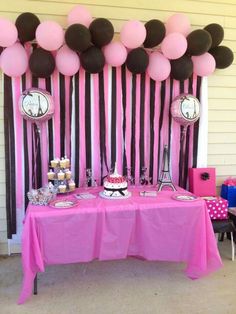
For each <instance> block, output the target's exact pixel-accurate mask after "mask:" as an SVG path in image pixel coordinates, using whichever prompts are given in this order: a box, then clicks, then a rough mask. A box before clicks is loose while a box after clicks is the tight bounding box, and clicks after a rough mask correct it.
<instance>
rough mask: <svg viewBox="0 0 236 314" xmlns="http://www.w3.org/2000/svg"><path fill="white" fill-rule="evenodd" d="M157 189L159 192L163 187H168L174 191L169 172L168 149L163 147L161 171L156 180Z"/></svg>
mask: <svg viewBox="0 0 236 314" xmlns="http://www.w3.org/2000/svg"><path fill="white" fill-rule="evenodd" d="M158 183H159V185H158V189H157V191H158V192H159V191H161V190H162V189H163V187H164V186H169V187H170V188H171V189H172V190H173V191H176V188H175V186H174V184H173V183H172V180H171V176H170V170H169V158H168V147H167V145H165V146H164V151H163V160H162V171H161V175H160V177H159V180H158Z"/></svg>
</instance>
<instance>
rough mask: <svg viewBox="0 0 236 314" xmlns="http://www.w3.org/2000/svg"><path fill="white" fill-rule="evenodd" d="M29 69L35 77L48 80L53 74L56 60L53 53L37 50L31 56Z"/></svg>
mask: <svg viewBox="0 0 236 314" xmlns="http://www.w3.org/2000/svg"><path fill="white" fill-rule="evenodd" d="M29 67H30V71H31V72H32V74H33V75H34V76H35V77H42V78H46V77H49V76H50V75H51V74H52V73H53V71H54V69H55V60H54V57H53V55H52V53H51V52H49V51H46V50H44V49H43V48H37V49H35V50H34V51H33V52H32V54H31V56H30V59H29Z"/></svg>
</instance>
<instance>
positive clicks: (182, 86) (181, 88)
mask: <svg viewBox="0 0 236 314" xmlns="http://www.w3.org/2000/svg"><path fill="white" fill-rule="evenodd" d="M179 88H180V94H182V93H183V92H184V81H183V80H182V81H180V82H179ZM183 132H184V127H183V126H182V125H181V126H180V145H179V147H180V149H179V186H181V187H183V161H184V160H183V158H184V156H183V155H184V145H183V144H184V143H183V141H184V138H185V135H184V134H183Z"/></svg>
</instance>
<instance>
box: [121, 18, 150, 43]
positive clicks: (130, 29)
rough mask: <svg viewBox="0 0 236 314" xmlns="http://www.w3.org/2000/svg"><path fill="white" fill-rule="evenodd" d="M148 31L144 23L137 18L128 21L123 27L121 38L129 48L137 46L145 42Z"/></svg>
mask: <svg viewBox="0 0 236 314" xmlns="http://www.w3.org/2000/svg"><path fill="white" fill-rule="evenodd" d="M146 33H147V32H146V28H145V26H144V25H143V23H141V22H140V21H136V20H133V21H128V22H126V23H125V24H124V25H123V26H122V28H121V31H120V40H121V42H122V44H123V45H125V47H127V48H130V49H133V48H137V47H139V46H141V45H142V44H143V42H144V40H145V38H146Z"/></svg>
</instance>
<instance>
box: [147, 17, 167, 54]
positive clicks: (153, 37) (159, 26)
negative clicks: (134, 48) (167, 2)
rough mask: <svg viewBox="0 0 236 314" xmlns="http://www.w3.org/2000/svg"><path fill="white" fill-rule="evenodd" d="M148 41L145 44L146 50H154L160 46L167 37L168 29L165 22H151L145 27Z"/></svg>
mask: <svg viewBox="0 0 236 314" xmlns="http://www.w3.org/2000/svg"><path fill="white" fill-rule="evenodd" d="M144 26H145V28H146V32H147V35H146V39H145V41H144V43H143V45H144V47H145V48H153V47H155V46H157V45H159V44H160V43H161V42H162V40H163V39H164V37H165V34H166V28H165V25H164V23H163V22H161V21H159V20H150V21H148V22H147V23H146V24H145V25H144Z"/></svg>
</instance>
